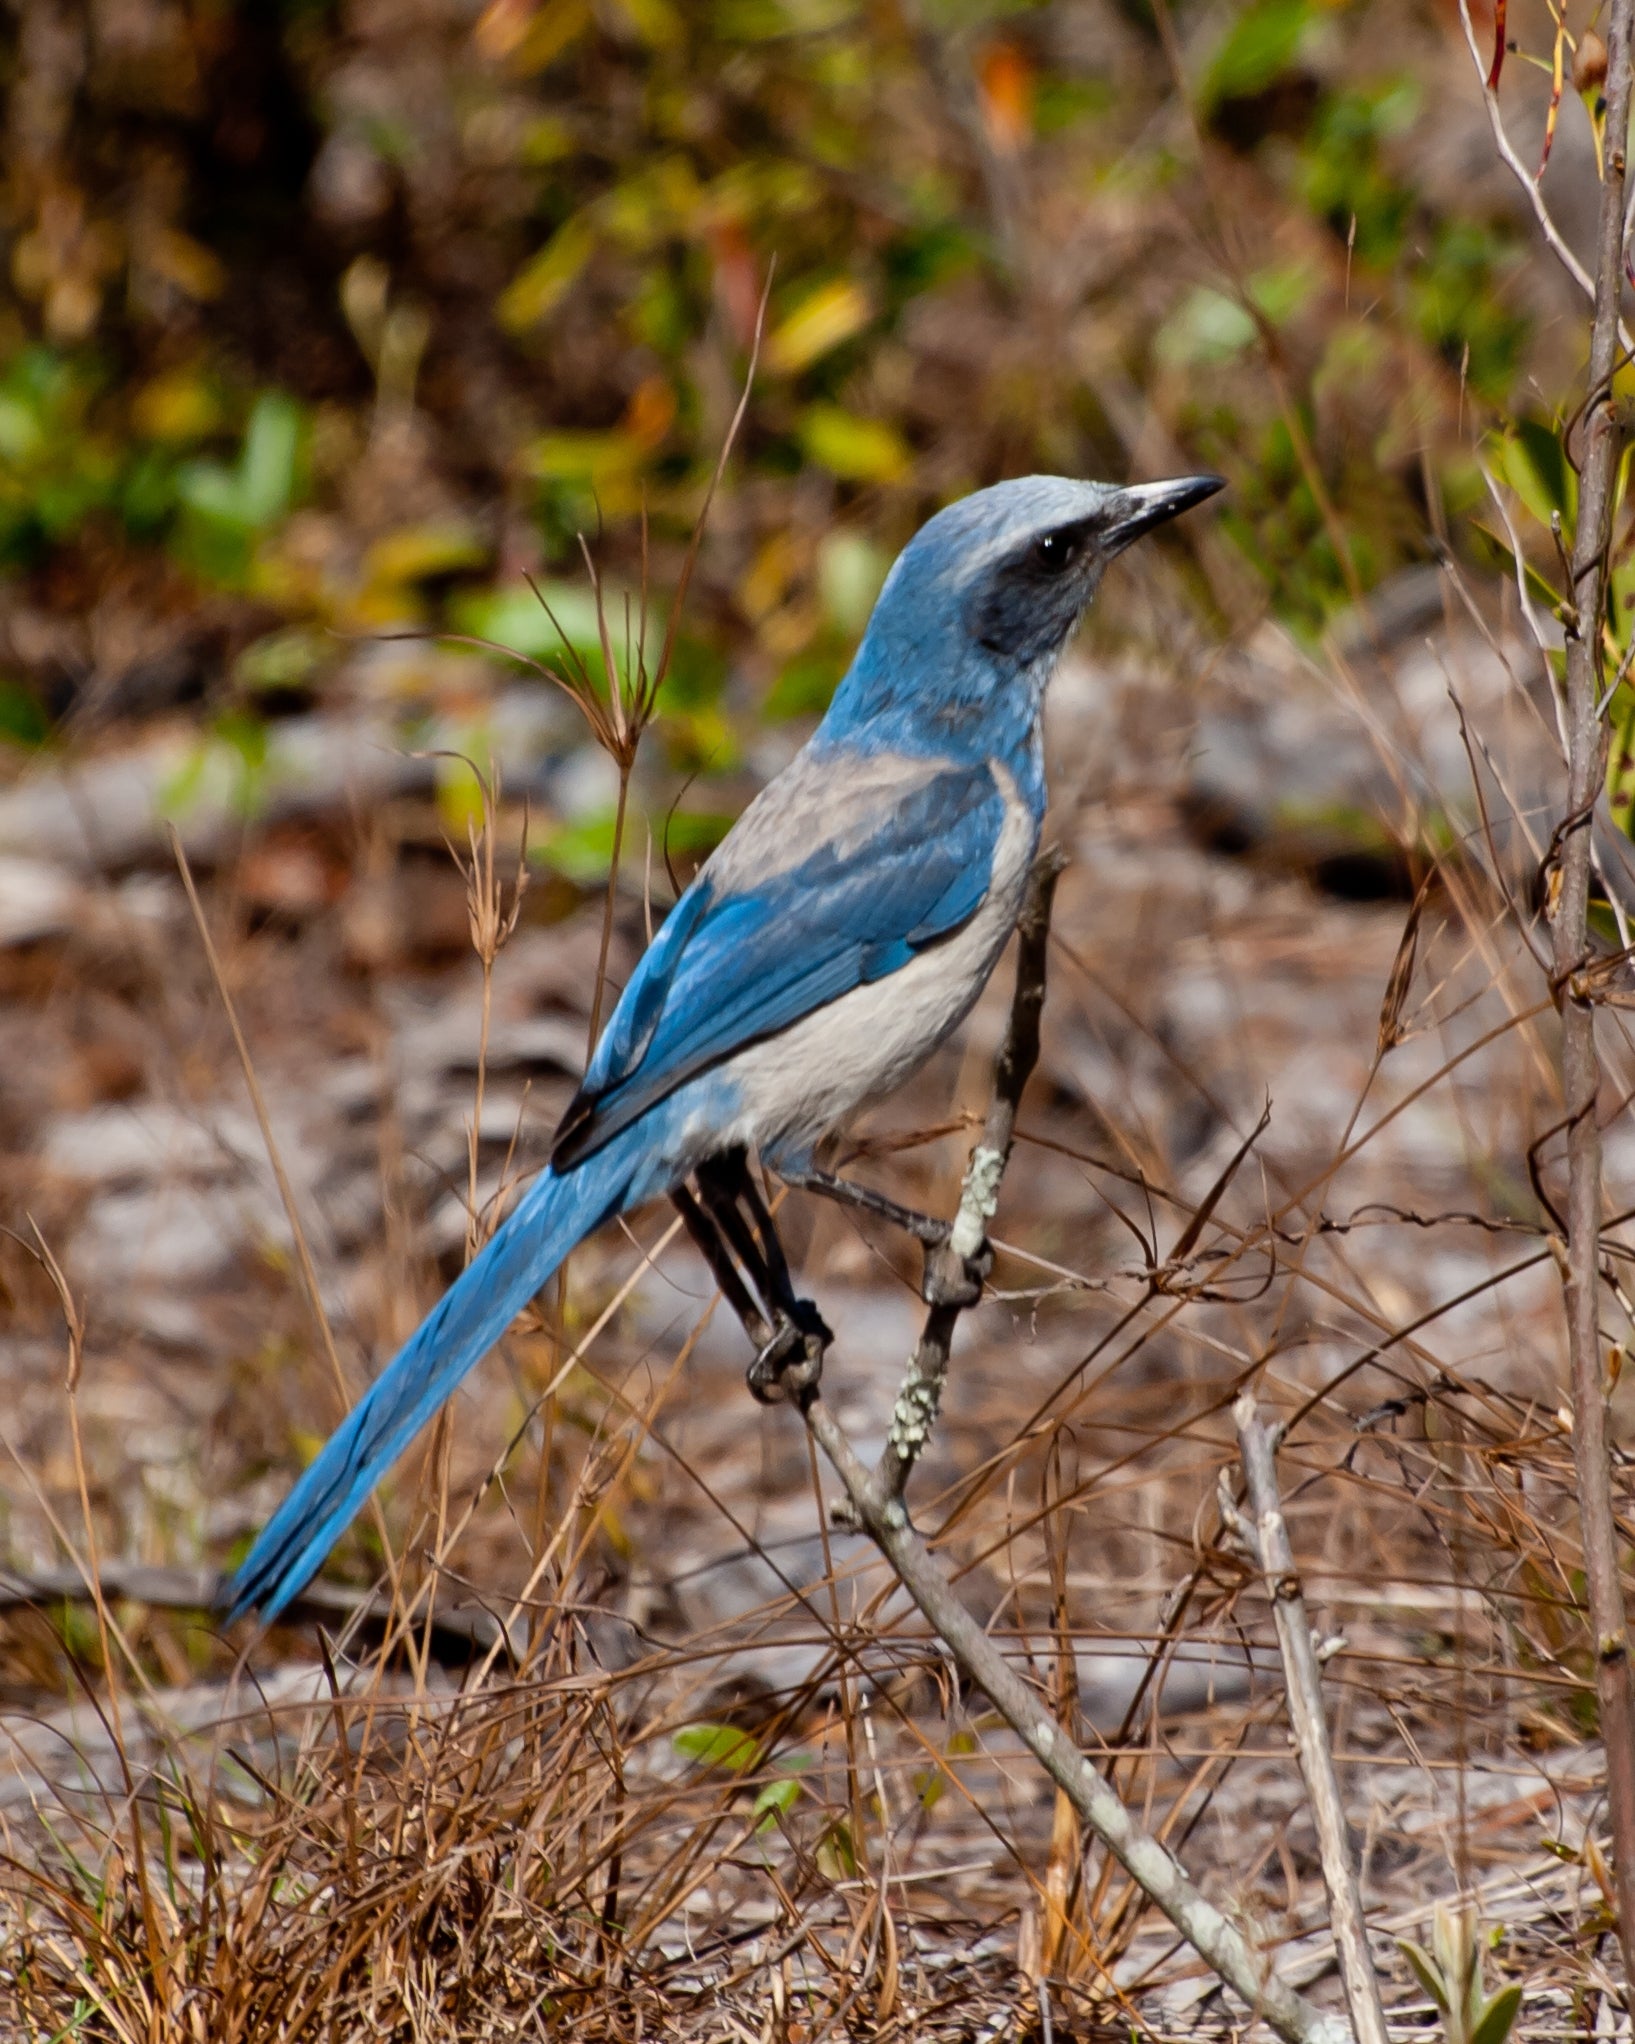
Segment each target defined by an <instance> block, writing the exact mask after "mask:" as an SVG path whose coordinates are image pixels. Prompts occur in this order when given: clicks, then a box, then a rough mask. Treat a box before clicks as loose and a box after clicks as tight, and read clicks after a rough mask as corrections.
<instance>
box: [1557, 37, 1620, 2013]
mask: <svg viewBox="0 0 1635 2044" xmlns="http://www.w3.org/2000/svg"><path fill="white" fill-rule="evenodd" d="M1632 29H1635V0H1613V5H1612V9H1611V14H1610V17H1609V19H1608V22H1607V30H1606V40H1607V53H1608V55H1607V86H1606V90H1607V124H1606V151H1605V158H1606V160H1605V171H1604V175H1603V178H1602V184H1601V212H1600V220H1599V224H1598V227H1597V231H1596V243H1595V319H1594V324H1593V326H1592V328H1591V335H1590V360H1589V388H1588V393H1587V396H1586V398H1585V402H1584V409H1583V417H1582V424H1581V427H1580V430H1579V434H1578V436H1577V440H1578V447H1579V450H1580V464H1579V498H1578V504H1579V509H1578V529H1577V532H1576V534H1575V535H1574V541H1573V549H1572V560H1571V572H1572V589H1571V592H1570V593H1571V605H1570V607H1569V612H1568V617H1567V676H1566V713H1567V717H1566V721H1567V807H1566V811H1565V814H1564V816H1563V819H1562V821H1561V823H1560V824H1559V825H1558V826H1557V830H1556V838H1555V842H1556V844H1557V845H1558V846H1559V847H1560V850H1559V863H1560V882H1561V886H1560V894H1559V897H1558V898H1557V900H1556V903H1555V912H1554V915H1553V918H1552V923H1553V929H1552V966H1553V970H1552V975H1551V978H1552V986H1553V989H1554V992H1555V996H1556V999H1557V1001H1558V1003H1559V1005H1560V1008H1561V1080H1562V1092H1563V1095H1564V1104H1565V1107H1566V1114H1567V1179H1568V1184H1567V1239H1566V1243H1565V1246H1564V1250H1563V1252H1562V1258H1561V1261H1562V1268H1563V1280H1564V1283H1563V1290H1564V1295H1565V1307H1566V1318H1567V1345H1568V1359H1569V1365H1570V1370H1571V1377H1572V1402H1573V1461H1574V1470H1575V1476H1576V1479H1577V1487H1578V1506H1579V1515H1580V1520H1581V1525H1582V1532H1583V1542H1584V1575H1585V1582H1586V1588H1587V1591H1588V1598H1589V1607H1590V1624H1591V1627H1592V1629H1593V1632H1594V1635H1595V1663H1596V1691H1597V1695H1598V1697H1599V1700H1600V1709H1601V1735H1602V1739H1603V1741H1604V1743H1605V1747H1606V1756H1607V1799H1608V1804H1609V1807H1610V1814H1611V1819H1612V1837H1613V1848H1614V1852H1615V1855H1616V1859H1617V1883H1618V1931H1619V1937H1620V1940H1621V1942H1622V1946H1623V1954H1624V1976H1625V1993H1626V1998H1627V1997H1629V1996H1631V1995H1635V1699H1632V1696H1631V1683H1630V1665H1629V1635H1628V1629H1627V1626H1626V1622H1625V1614H1624V1598H1623V1589H1622V1586H1621V1584H1620V1583H1619V1580H1618V1547H1617V1536H1616V1532H1615V1529H1614V1521H1613V1504H1612V1481H1611V1470H1610V1464H1609V1459H1608V1448H1607V1397H1606V1384H1605V1380H1604V1375H1603V1371H1602V1366H1601V1340H1600V1330H1599V1326H1598V1307H1599V1303H1600V1287H1599V1281H1598V1276H1597V1266H1598V1263H1599V1259H1600V1247H1601V1131H1600V1127H1599V1124H1598V1123H1597V1121H1596V1099H1597V1095H1598V1094H1599V1092H1600V1086H1601V1061H1600V1055H1599V1052H1598V1050H1597V1048H1596V1041H1595V987H1596V982H1595V976H1594V975H1593V974H1592V973H1591V972H1589V971H1588V970H1587V969H1586V968H1587V967H1588V966H1589V964H1590V938H1589V921H1588V912H1589V893H1590V867H1591V830H1590V824H1591V818H1592V816H1593V813H1594V807H1595V802H1596V798H1597V797H1598V795H1599V794H1600V792H1601V785H1602V776H1603V774H1604V773H1605V770H1606V751H1605V748H1606V726H1605V724H1604V722H1603V719H1602V717H1601V714H1600V704H1601V679H1602V677H1601V673H1600V667H1601V651H1602V645H1603V639H1604V634H1603V631H1602V618H1603V616H1604V613H1605V605H1606V562H1607V549H1608V544H1609V540H1610V537H1611V531H1612V516H1613V509H1614V487H1615V473H1616V469H1617V463H1618V455H1619V441H1620V435H1619V429H1618V425H1617V421H1616V419H1615V417H1614V414H1613V408H1612V378H1613V371H1614V369H1615V368H1616V366H1617V361H1618V353H1619V345H1620V339H1619V324H1618V308H1619V300H1620V295H1621V291H1622V285H1623V274H1624V263H1623V245H1624V180H1625V149H1626V144H1627V139H1628V135H1629V107H1630V49H1631V32H1632Z"/></svg>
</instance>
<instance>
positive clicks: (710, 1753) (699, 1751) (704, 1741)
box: [674, 1724, 765, 1794]
mask: <svg viewBox="0 0 1635 2044" xmlns="http://www.w3.org/2000/svg"><path fill="white" fill-rule="evenodd" d="M674 1745H675V1749H676V1751H677V1752H678V1753H679V1754H680V1755H681V1756H682V1758H683V1759H685V1760H696V1761H697V1763H698V1765H699V1766H700V1767H714V1768H718V1769H719V1770H720V1771H721V1772H722V1773H723V1774H748V1772H749V1771H750V1769H751V1768H752V1767H755V1766H757V1765H758V1764H759V1761H760V1758H761V1748H760V1742H759V1741H758V1740H756V1739H753V1738H751V1736H750V1735H749V1733H748V1732H742V1731H740V1730H739V1729H738V1727H737V1726H736V1725H708V1724H705V1725H687V1726H686V1727H685V1728H684V1729H683V1730H681V1731H679V1732H677V1733H676V1735H675V1740H674ZM762 1794H765V1790H763V1791H762Z"/></svg>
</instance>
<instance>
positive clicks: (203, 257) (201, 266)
mask: <svg viewBox="0 0 1635 2044" xmlns="http://www.w3.org/2000/svg"><path fill="white" fill-rule="evenodd" d="M141 254H142V256H143V258H144V259H145V261H146V265H147V267H148V268H149V269H150V270H152V271H153V273H154V275H155V276H158V277H162V278H163V279H164V280H165V282H166V283H167V284H170V285H172V286H174V288H175V289H176V290H178V291H180V292H181V294H182V296H183V297H184V298H192V299H194V300H196V301H199V302H201V303H202V302H205V301H207V300H209V299H212V298H219V297H220V296H221V294H222V292H223V291H224V290H225V289H226V288H227V272H226V270H225V269H223V267H222V265H221V261H220V258H219V257H217V256H215V255H213V254H212V253H211V251H210V250H209V249H207V248H206V247H205V245H204V243H203V242H202V241H195V240H194V239H193V237H192V235H190V234H184V233H183V232H182V231H181V229H180V228H179V227H156V228H154V229H153V230H152V231H151V233H149V234H147V235H146V236H144V237H143V240H142V242H141Z"/></svg>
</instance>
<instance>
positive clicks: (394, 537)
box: [363, 522, 486, 586]
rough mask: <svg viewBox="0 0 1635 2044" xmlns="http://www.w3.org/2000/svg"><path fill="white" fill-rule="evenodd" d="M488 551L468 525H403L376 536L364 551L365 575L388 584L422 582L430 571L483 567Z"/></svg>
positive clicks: (376, 581)
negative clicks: (366, 550)
mask: <svg viewBox="0 0 1635 2044" xmlns="http://www.w3.org/2000/svg"><path fill="white" fill-rule="evenodd" d="M485 553H486V550H485V548H484V546H483V543H482V541H481V540H480V539H479V538H478V537H477V535H476V533H474V532H473V531H472V529H471V528H470V526H469V525H460V524H457V523H452V522H444V523H442V524H436V523H433V524H427V525H400V526H399V527H398V529H397V530H396V531H395V532H388V533H386V534H385V535H384V536H383V537H382V538H380V539H377V540H376V541H375V543H374V545H373V546H372V547H370V549H369V551H368V552H367V553H366V554H365V555H364V557H363V579H364V580H365V582H368V583H373V584H384V585H387V586H392V585H396V584H400V583H404V582H423V581H425V580H426V578H427V577H428V576H431V575H448V574H452V573H453V572H454V571H455V570H457V569H460V568H476V567H480V566H481V565H482V562H483V560H484V558H485Z"/></svg>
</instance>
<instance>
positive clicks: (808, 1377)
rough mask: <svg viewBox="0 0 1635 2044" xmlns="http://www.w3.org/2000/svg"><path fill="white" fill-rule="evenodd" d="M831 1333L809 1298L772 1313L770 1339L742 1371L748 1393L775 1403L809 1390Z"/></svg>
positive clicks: (761, 1399) (818, 1370)
mask: <svg viewBox="0 0 1635 2044" xmlns="http://www.w3.org/2000/svg"><path fill="white" fill-rule="evenodd" d="M833 1340H834V1336H833V1335H832V1334H831V1333H830V1332H829V1329H828V1326H827V1324H826V1323H825V1321H824V1318H823V1315H822V1314H821V1313H820V1312H819V1311H818V1309H817V1308H816V1306H814V1305H813V1304H812V1302H811V1300H810V1299H796V1300H794V1301H793V1303H792V1307H791V1310H789V1311H788V1312H785V1311H783V1310H781V1309H780V1310H779V1311H778V1312H777V1314H776V1316H775V1321H774V1327H773V1334H772V1339H771V1340H770V1341H769V1342H768V1343H767V1344H766V1346H765V1347H764V1348H763V1349H762V1350H761V1352H760V1354H759V1355H757V1356H756V1358H755V1360H754V1362H752V1363H751V1364H750V1366H749V1368H748V1370H747V1371H746V1372H745V1382H746V1383H747V1384H748V1385H749V1389H750V1395H751V1396H752V1397H754V1398H758V1399H759V1400H760V1402H761V1404H762V1405H777V1404H779V1403H780V1402H781V1401H783V1400H785V1399H790V1400H793V1399H796V1398H799V1397H800V1395H801V1394H802V1393H803V1392H806V1391H810V1390H812V1389H813V1388H814V1386H815V1385H816V1384H817V1381H818V1378H819V1377H820V1376H821V1375H822V1374H823V1358H824V1355H825V1353H826V1351H827V1349H828V1347H829V1344H830V1342H831V1341H833Z"/></svg>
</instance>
